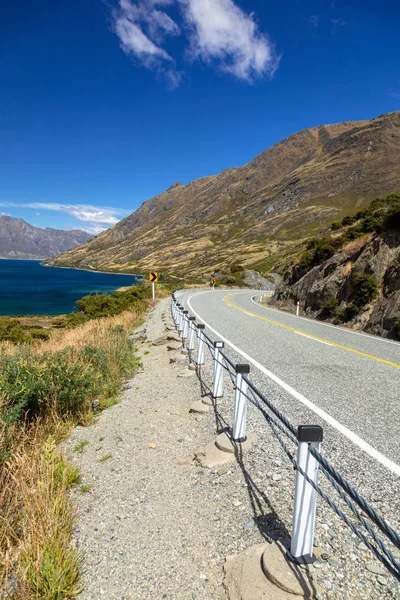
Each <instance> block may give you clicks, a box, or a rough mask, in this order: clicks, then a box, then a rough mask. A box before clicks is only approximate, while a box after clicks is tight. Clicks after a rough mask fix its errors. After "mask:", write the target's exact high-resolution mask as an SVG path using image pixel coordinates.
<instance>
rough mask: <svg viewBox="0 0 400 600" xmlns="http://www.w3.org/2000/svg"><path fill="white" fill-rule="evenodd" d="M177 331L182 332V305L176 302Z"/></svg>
mask: <svg viewBox="0 0 400 600" xmlns="http://www.w3.org/2000/svg"><path fill="white" fill-rule="evenodd" d="M178 311H179V312H178V333H182V330H183V306H181V305H180V304H178Z"/></svg>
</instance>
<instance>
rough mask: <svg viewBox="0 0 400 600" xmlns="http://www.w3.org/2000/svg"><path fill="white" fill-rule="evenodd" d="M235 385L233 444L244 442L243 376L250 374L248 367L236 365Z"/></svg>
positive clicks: (244, 382) (245, 389)
mask: <svg viewBox="0 0 400 600" xmlns="http://www.w3.org/2000/svg"><path fill="white" fill-rule="evenodd" d="M235 371H236V383H235V389H236V392H235V410H234V414H233V429H232V438H233V441H234V442H245V441H246V413H247V388H248V386H247V381H246V380H245V379H243V375H248V374H249V373H250V365H247V364H244V365H236V367H235Z"/></svg>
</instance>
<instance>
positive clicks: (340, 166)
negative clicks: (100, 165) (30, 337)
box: [48, 112, 400, 276]
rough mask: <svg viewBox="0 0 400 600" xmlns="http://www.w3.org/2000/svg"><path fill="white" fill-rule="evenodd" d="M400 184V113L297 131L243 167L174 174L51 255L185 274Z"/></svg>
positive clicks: (258, 254) (60, 260) (262, 250)
mask: <svg viewBox="0 0 400 600" xmlns="http://www.w3.org/2000/svg"><path fill="white" fill-rule="evenodd" d="M399 189H400V112H395V113H390V114H387V115H383V116H381V117H378V118H376V119H372V120H370V121H357V122H356V121H351V122H346V123H339V124H336V125H325V126H321V127H315V128H313V129H306V130H304V131H300V132H299V133H296V134H294V135H292V136H290V137H288V138H287V139H285V140H283V141H282V142H280V143H279V144H276V145H275V146H273V147H272V148H269V149H268V150H266V151H265V152H262V153H261V154H260V155H259V156H257V157H256V158H255V159H254V160H252V161H251V162H250V163H248V164H246V165H244V166H243V167H240V168H233V169H228V170H226V171H223V172H222V173H220V174H219V175H216V176H212V177H203V178H202V179H197V180H196V181H193V182H191V183H189V184H188V185H186V186H184V185H182V184H180V183H177V184H176V185H174V186H172V187H170V188H169V189H168V190H167V191H166V192H164V193H162V194H160V195H159V196H156V197H155V198H152V199H151V200H148V201H147V202H145V203H144V204H143V205H142V206H141V207H140V208H139V209H138V210H136V211H135V212H134V213H132V214H131V215H130V216H129V217H127V218H126V219H124V220H123V221H121V222H120V223H118V224H117V225H115V226H114V227H113V228H112V229H109V230H108V231H105V232H104V233H102V234H100V235H99V236H97V237H96V238H94V239H92V240H90V241H89V242H87V243H85V244H83V245H82V246H79V247H78V248H75V249H73V250H71V251H69V252H67V253H65V254H62V255H61V256H59V257H57V258H56V259H53V260H51V261H48V264H54V265H60V266H78V267H82V268H85V267H87V266H88V265H90V266H91V267H95V268H98V269H104V270H119V271H127V270H130V271H132V270H137V271H147V270H148V269H158V270H168V271H169V272H171V273H176V274H180V275H184V276H190V275H197V274H198V273H199V272H202V271H206V272H212V271H213V270H214V269H215V268H216V267H219V266H220V265H226V264H229V263H232V262H242V263H244V264H250V263H252V262H255V261H257V260H260V259H262V258H263V257H265V256H266V255H268V254H269V253H271V252H274V251H275V250H276V249H277V248H279V247H282V246H284V245H286V244H288V243H291V242H293V241H297V242H298V241H299V239H301V238H303V237H306V236H309V235H310V234H313V233H316V232H318V231H320V230H321V228H322V227H324V226H325V225H326V224H328V223H331V222H332V221H333V220H335V219H338V218H341V217H343V216H344V215H346V214H349V213H351V212H352V211H355V210H358V209H360V208H362V207H364V206H365V205H367V204H368V203H369V201H370V200H371V198H373V197H375V196H377V195H386V194H389V193H390V192H393V191H397V190H399Z"/></svg>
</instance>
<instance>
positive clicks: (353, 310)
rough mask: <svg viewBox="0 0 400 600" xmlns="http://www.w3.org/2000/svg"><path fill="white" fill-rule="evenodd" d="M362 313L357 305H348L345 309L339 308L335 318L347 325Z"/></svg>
mask: <svg viewBox="0 0 400 600" xmlns="http://www.w3.org/2000/svg"><path fill="white" fill-rule="evenodd" d="M359 312H360V308H359V307H358V306H356V305H355V304H348V305H347V306H345V307H344V308H338V309H337V310H336V311H335V316H336V317H337V318H338V320H339V321H340V322H341V323H347V321H350V320H351V319H353V318H354V317H355V316H356V315H358V313H359Z"/></svg>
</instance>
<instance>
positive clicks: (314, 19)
mask: <svg viewBox="0 0 400 600" xmlns="http://www.w3.org/2000/svg"><path fill="white" fill-rule="evenodd" d="M320 20H321V19H320V17H319V16H318V15H311V16H310V17H307V18H306V21H307V23H309V24H310V25H311V27H312V28H313V29H317V27H318V26H319V22H320Z"/></svg>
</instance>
